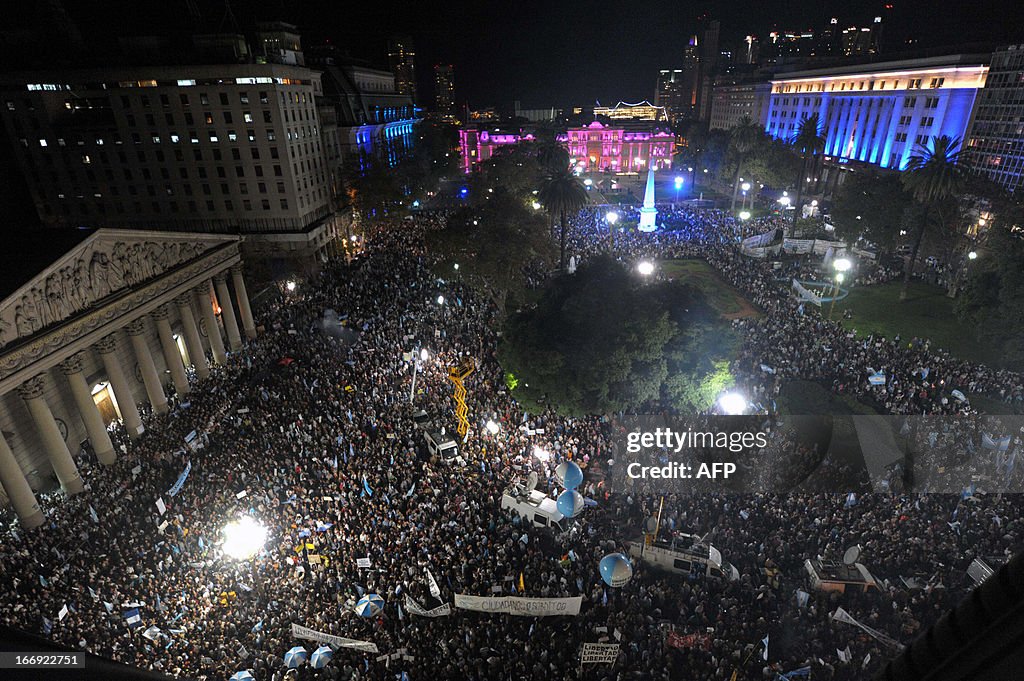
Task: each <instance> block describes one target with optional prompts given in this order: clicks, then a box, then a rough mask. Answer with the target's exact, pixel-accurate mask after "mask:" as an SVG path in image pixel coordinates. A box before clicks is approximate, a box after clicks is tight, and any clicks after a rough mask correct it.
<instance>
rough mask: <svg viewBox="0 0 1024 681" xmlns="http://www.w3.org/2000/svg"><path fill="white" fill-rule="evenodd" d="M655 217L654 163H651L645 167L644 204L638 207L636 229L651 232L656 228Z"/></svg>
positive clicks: (656, 211)
mask: <svg viewBox="0 0 1024 681" xmlns="http://www.w3.org/2000/svg"><path fill="white" fill-rule="evenodd" d="M657 217H658V209H657V208H655V207H654V164H653V163H651V164H650V166H648V168H647V189H645V190H644V205H643V207H642V208H641V209H640V226H639V227H638V229H639V230H640V231H641V232H653V231H654V230H655V229H657V225H655V224H654V220H655V218H657Z"/></svg>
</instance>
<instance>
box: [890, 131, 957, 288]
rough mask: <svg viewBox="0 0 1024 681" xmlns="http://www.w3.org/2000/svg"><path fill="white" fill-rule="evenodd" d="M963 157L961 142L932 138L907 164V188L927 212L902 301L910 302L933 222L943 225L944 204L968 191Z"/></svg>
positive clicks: (905, 278)
mask: <svg viewBox="0 0 1024 681" xmlns="http://www.w3.org/2000/svg"><path fill="white" fill-rule="evenodd" d="M960 155H961V150H960V140H959V139H958V138H954V137H949V136H948V135H941V136H936V137H932V138H931V145H930V146H922V145H919V146H917V147H916V148H915V149H914V153H913V154H912V155H911V156H910V159H909V161H908V163H907V168H906V170H905V171H904V173H903V176H902V178H901V179H902V181H903V186H904V188H905V189H906V190H907V191H908V192H910V194H911V195H912V196H913V197H914V200H916V201H917V202H918V203H919V204H921V205H922V206H923V207H924V209H925V210H924V214H923V216H922V217H921V219H920V220H918V225H917V232H916V234H915V236H914V243H913V246H912V247H911V251H910V262H909V263H907V270H906V272H905V273H904V275H903V288H901V289H900V300H906V299H907V291H908V290H909V288H910V277H911V275H912V274H913V272H914V264H915V263H916V262H917V254H918V251H919V250H920V249H921V241H922V239H924V233H925V230H926V229H927V226H928V223H929V222H930V221H932V220H939V221H941V212H940V211H941V209H942V204H943V203H944V202H946V201H947V200H949V199H951V198H953V197H955V196H956V195H957V194H959V193H960V191H961V190H962V189H963V187H964V183H965V180H966V174H965V172H964V167H963V166H962V165H961V164H960Z"/></svg>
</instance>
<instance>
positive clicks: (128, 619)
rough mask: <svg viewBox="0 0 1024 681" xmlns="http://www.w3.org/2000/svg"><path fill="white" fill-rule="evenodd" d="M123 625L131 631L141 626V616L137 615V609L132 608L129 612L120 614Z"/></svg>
mask: <svg viewBox="0 0 1024 681" xmlns="http://www.w3.org/2000/svg"><path fill="white" fill-rule="evenodd" d="M121 616H122V617H124V621H125V623H126V624H127V625H128V626H129V627H130V628H132V629H135V628H136V627H141V626H142V615H140V614H139V609H138V608H132V609H131V610H125V611H124V612H123V613H122V614H121Z"/></svg>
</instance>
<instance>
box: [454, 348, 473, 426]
mask: <svg viewBox="0 0 1024 681" xmlns="http://www.w3.org/2000/svg"><path fill="white" fill-rule="evenodd" d="M474 371H476V362H474V361H473V358H472V357H467V358H466V359H464V360H462V363H461V364H459V366H457V367H449V369H448V380H449V381H451V382H452V383H454V384H455V417H456V418H457V419H458V420H459V424H458V425H457V426H456V427H455V430H456V432H458V434H459V435H461V436H462V437H466V433H468V432H469V418H468V417H469V407H467V406H466V386H465V385H464V384H463V381H465V380H466V378H468V377H469V375H470V374H471V373H473V372H474Z"/></svg>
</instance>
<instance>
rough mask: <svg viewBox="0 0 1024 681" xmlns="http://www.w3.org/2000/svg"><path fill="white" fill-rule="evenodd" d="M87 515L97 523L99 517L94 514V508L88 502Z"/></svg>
mask: <svg viewBox="0 0 1024 681" xmlns="http://www.w3.org/2000/svg"><path fill="white" fill-rule="evenodd" d="M89 517H90V518H92V521H93V522H94V523H97V524H99V522H100V517H99V516H98V515H96V509H95V508H93V507H92V504H89Z"/></svg>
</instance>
